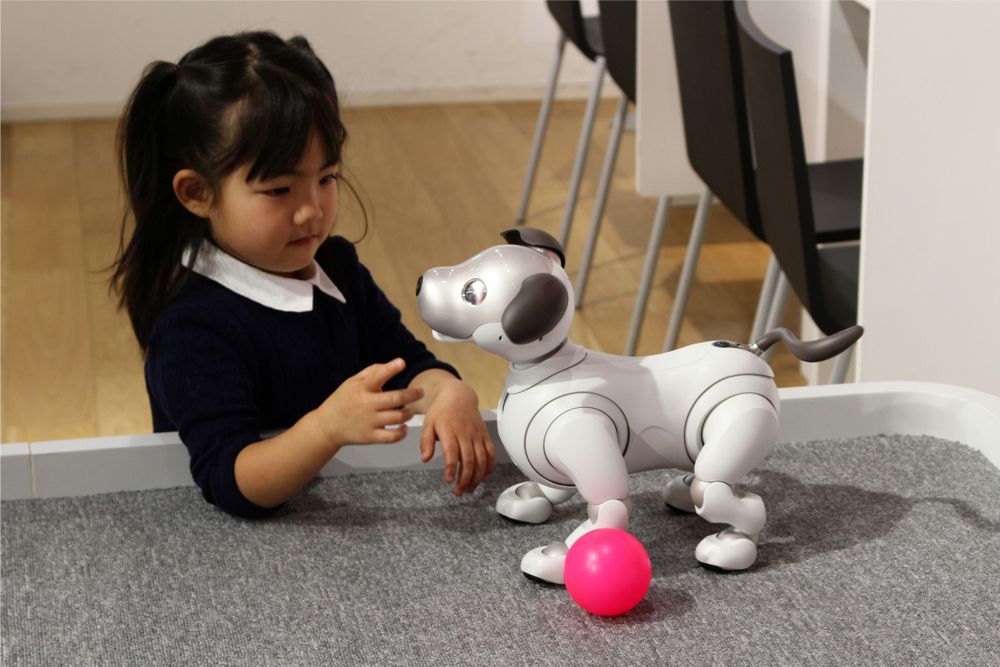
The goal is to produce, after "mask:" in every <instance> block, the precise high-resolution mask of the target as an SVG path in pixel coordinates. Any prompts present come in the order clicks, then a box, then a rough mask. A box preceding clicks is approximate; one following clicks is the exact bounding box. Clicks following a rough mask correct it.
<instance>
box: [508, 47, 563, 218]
mask: <svg viewBox="0 0 1000 667" xmlns="http://www.w3.org/2000/svg"><path fill="white" fill-rule="evenodd" d="M565 50H566V35H565V34H564V33H563V32H561V31H560V32H559V40H558V42H557V44H556V57H555V60H553V62H552V69H551V70H550V71H549V83H548V86H546V88H545V97H544V98H542V108H541V109H540V110H539V111H538V123H537V124H536V126H535V140H534V142H533V143H532V145H531V157H530V158H529V159H528V171H527V173H525V175H524V186H523V187H522V188H521V203H520V204H518V207H517V224H519V225H520V224H523V223H524V220H525V218H527V217H528V201H529V200H530V199H531V190H532V188H534V186H535V173H536V172H537V171H538V161H539V158H540V157H541V154H542V143H543V142H544V141H545V130H546V128H547V127H548V125H549V115H550V114H551V113H552V100H554V99H555V97H556V84H558V82H559V70H560V69H562V57H563V52H564V51H565Z"/></svg>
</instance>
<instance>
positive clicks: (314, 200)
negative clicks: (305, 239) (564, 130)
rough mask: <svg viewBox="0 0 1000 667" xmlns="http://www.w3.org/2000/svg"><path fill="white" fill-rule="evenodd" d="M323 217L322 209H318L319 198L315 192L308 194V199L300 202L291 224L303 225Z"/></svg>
mask: <svg viewBox="0 0 1000 667" xmlns="http://www.w3.org/2000/svg"><path fill="white" fill-rule="evenodd" d="M322 217H323V209H322V208H321V207H320V203H319V197H318V196H317V194H316V193H315V192H312V193H309V197H308V198H307V199H306V200H305V201H303V202H302V204H301V205H300V206H299V208H298V210H297V211H296V212H295V216H294V219H293V222H294V223H295V224H296V225H304V224H306V223H309V222H312V221H313V220H318V219H321V218H322Z"/></svg>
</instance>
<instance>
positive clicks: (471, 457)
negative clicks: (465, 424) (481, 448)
mask: <svg viewBox="0 0 1000 667" xmlns="http://www.w3.org/2000/svg"><path fill="white" fill-rule="evenodd" d="M458 447H459V449H460V450H461V452H462V474H461V476H460V477H459V480H458V482H457V483H456V484H455V493H456V494H459V495H461V493H462V492H463V491H471V490H472V487H470V486H469V484H470V483H471V482H472V478H473V475H475V473H476V454H475V451H474V449H473V447H472V443H471V442H469V440H468V439H466V438H462V439H460V440H459V441H458Z"/></svg>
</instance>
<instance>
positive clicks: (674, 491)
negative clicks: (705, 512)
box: [663, 474, 694, 512]
mask: <svg viewBox="0 0 1000 667" xmlns="http://www.w3.org/2000/svg"><path fill="white" fill-rule="evenodd" d="M693 477H694V475H691V474H687V475H681V476H680V477H674V478H673V479H672V480H670V481H669V482H667V486H666V487H665V488H664V489H663V502H665V503H666V504H667V506H668V507H671V508H673V509H675V510H679V511H681V512H694V501H693V500H691V478H693Z"/></svg>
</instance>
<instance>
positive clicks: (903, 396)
mask: <svg viewBox="0 0 1000 667" xmlns="http://www.w3.org/2000/svg"><path fill="white" fill-rule="evenodd" d="M779 391H780V395H781V430H780V432H779V436H778V440H779V442H800V441H813V440H830V439H845V438H854V437H862V436H868V435H877V434H898V435H925V436H932V437H937V438H942V439H945V440H951V441H954V442H961V443H964V444H966V445H968V446H970V447H972V448H974V449H977V450H979V451H980V452H982V453H983V455H984V456H985V457H986V458H987V459H988V460H989V461H990V462H991V463H992V464H993V465H994V466H996V467H997V468H1000V397H997V396H992V395H990V394H986V393H983V392H980V391H976V390H972V389H965V388H962V387H955V386H952V385H945V384H935V383H921V382H869V383H857V384H840V385H822V386H816V387H792V388H785V389H781V390H779ZM482 414H483V418H484V420H485V421H486V424H487V427H488V428H489V429H490V437H491V438H492V439H493V442H494V444H495V445H496V446H497V460H498V462H500V463H506V462H509V461H510V458H509V457H508V456H507V455H506V452H504V451H503V447H502V446H501V443H500V438H499V436H498V435H497V432H496V413H495V412H493V411H492V410H485V411H483V413H482ZM422 426H423V418H422V416H420V415H418V416H417V417H415V418H414V419H413V420H411V421H410V422H409V429H408V433H407V436H406V438H404V439H403V440H402V441H400V442H399V443H397V444H395V445H389V446H385V445H377V446H351V447H346V448H344V449H343V450H342V451H341V453H340V454H338V455H337V457H336V458H335V459H333V460H332V461H331V462H330V463H329V464H328V465H327V466H326V467H325V468H324V469H323V470H322V471H321V474H322V475H324V476H330V475H345V474H358V473H370V472H382V471H390V470H410V469H418V468H420V469H427V468H440V467H442V466H443V461H442V458H441V455H440V452H438V453H437V455H436V456H435V458H434V459H432V460H431V462H430V463H426V464H425V463H421V461H420V454H419V443H420V432H421V429H422ZM0 455H2V456H0V470H2V480H0V481H2V487H0V498H2V499H3V500H14V499H21V498H51V497H57V496H77V495H89V494H95V493H112V492H117V491H129V490H138V489H156V488H168V487H175V486H187V485H191V484H192V481H191V475H190V472H189V471H188V456H187V450H186V449H185V448H184V445H182V444H181V442H180V440H179V438H178V437H177V434H176V433H156V434H150V435H136V436H118V437H111V438H88V439H82V440H61V441H54V442H35V443H18V444H10V445H2V446H0Z"/></svg>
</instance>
